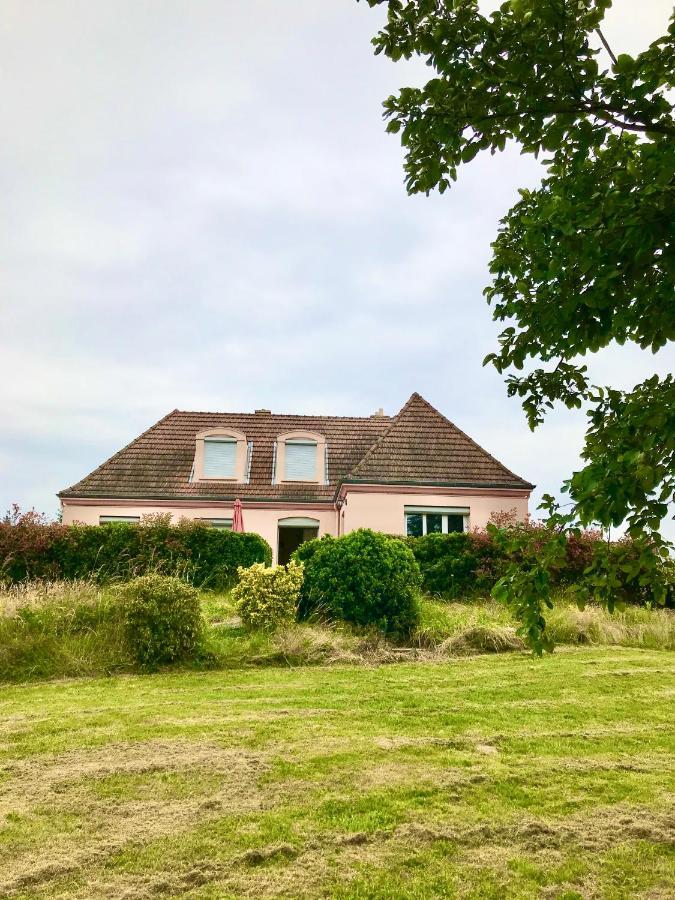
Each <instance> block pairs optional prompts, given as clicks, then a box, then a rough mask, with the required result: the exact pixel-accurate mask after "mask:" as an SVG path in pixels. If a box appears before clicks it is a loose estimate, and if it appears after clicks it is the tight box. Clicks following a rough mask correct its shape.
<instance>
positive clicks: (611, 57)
mask: <svg viewBox="0 0 675 900" xmlns="http://www.w3.org/2000/svg"><path fill="white" fill-rule="evenodd" d="M595 30H596V32H597V34H598V37H599V38H600V40H601V41H602V45H603V47H604V48H605V50H606V51H607V52H608V53H609V58H610V59H611V60H612V63H613V64H614V65H616V63H617V58H616V56H614V53H613V52H612V48H611V47H610V46H609V44H608V43H607V41H606V39H605V36H604V34H603V33H602V31H600V29H599V28H596V29H595Z"/></svg>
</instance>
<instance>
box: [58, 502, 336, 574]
mask: <svg viewBox="0 0 675 900" xmlns="http://www.w3.org/2000/svg"><path fill="white" fill-rule="evenodd" d="M97 502H98V503H99V504H100V505H93V504H89V503H86V504H84V503H81V502H80V503H78V501H77V500H73V501H70V502H67V503H64V504H63V522H64V524H65V525H70V524H72V523H73V522H83V523H84V524H85V525H98V522H99V516H146V515H148V514H151V513H163V514H166V513H170V514H171V518H172V520H173V521H174V522H178V521H179V519H181V518H183V517H184V518H187V519H230V518H232V505H231V504H230V505H229V506H227V505H225V504H223V505H222V506H214V505H213V504H210V505H208V506H198V505H185V506H171V505H170V504H161V505H160V504H153V503H146V504H144V503H133V502H132V501H115V502H110V503H106V502H105V500H101V501H97ZM289 517H293V518H295V517H298V518H307V519H317V520H318V522H319V537H322V536H323V535H324V534H332V535H335V534H336V533H337V513H336V511H335V509H333V508H332V507H324V508H321V509H316V508H314V509H313V508H311V507H301V506H296V507H293V508H289V507H286V508H283V509H280V508H276V509H270V508H267V509H259V508H251V507H247V505H246V504H244V528H245V529H246V531H254V532H256V533H257V534H259V535H260V536H261V537H263V538H265V540H266V541H267V543H268V544H269V545H270V547H271V548H272V557H273V561H274V562H276V558H277V549H278V541H277V530H278V527H279V519H287V518H289Z"/></svg>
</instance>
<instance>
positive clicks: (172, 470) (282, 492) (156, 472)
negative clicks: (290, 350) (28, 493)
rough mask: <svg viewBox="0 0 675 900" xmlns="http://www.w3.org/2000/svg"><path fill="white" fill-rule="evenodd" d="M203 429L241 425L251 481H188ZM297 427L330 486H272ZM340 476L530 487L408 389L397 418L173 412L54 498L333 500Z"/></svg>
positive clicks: (341, 478) (368, 480)
mask: <svg viewBox="0 0 675 900" xmlns="http://www.w3.org/2000/svg"><path fill="white" fill-rule="evenodd" d="M209 428H232V429H234V430H236V431H241V432H243V433H244V434H245V435H246V438H247V440H248V441H251V442H252V443H253V454H252V460H251V476H250V482H249V483H248V484H229V483H225V482H224V483H222V484H217V483H215V484H214V483H204V482H201V483H200V482H196V483H195V482H191V481H190V473H191V470H192V465H193V462H194V455H195V437H196V435H197V433H198V432H200V431H205V430H207V429H209ZM295 430H306V431H313V432H317V433H319V434H323V435H325V437H326V442H327V445H328V479H329V484H325V485H324V484H322V485H319V484H304V483H297V484H272V460H273V445H274V442H275V440H276V438H277V437H278V435H280V434H283V433H284V432H288V431H295ZM343 481H349V482H354V481H359V482H371V483H372V482H380V483H382V482H385V483H386V482H407V483H410V482H412V483H419V484H457V485H472V486H481V485H482V486H486V487H487V486H502V487H518V488H530V487H531V485H530V484H529V483H528V482H526V481H523V479H522V478H519V477H518V476H517V475H514V474H513V473H512V472H509V470H508V469H506V468H505V467H504V466H502V465H501V463H499V462H497V460H495V459H494V458H493V457H492V456H490V455H489V453H487V452H486V451H485V450H483V449H482V448H481V447H479V446H478V445H477V444H476V443H474V442H473V441H472V440H471V439H470V438H469V437H467V436H466V435H465V434H464V432H462V431H460V430H459V429H458V428H457V427H456V426H455V425H453V424H452V423H451V422H449V421H448V420H447V419H446V418H444V416H442V415H441V414H440V413H439V412H437V410H435V409H434V408H433V407H432V406H430V405H429V404H428V403H427V402H426V400H424V399H423V398H422V397H420V396H419V394H413V395H412V397H411V398H410V400H409V401H408V402H407V403H406V405H405V406H404V407H403V409H402V410H401V412H400V413H399V414H398V415H397V416H395V417H394V418H391V417H389V416H371V417H368V418H357V417H338V416H289V415H271V414H269V413H264V412H263V413H209V412H181V411H179V410H177V409H176V410H174V411H173V412H171V413H169V414H168V415H167V416H165V417H164V418H163V419H160V421H159V422H157V423H156V424H155V425H153V426H152V427H151V428H149V429H148V430H147V431H146V432H144V433H143V434H142V435H140V437H138V438H136V440H134V441H132V442H131V443H130V444H129V445H128V446H126V447H124V448H123V449H122V450H120V451H119V452H118V453H116V454H115V455H114V456H112V457H111V458H110V459H109V460H107V462H104V463H103V464H102V465H101V466H99V467H98V468H97V469H95V470H94V471H93V472H92V473H91V474H89V475H87V477H86V478H83V479H82V481H80V482H78V483H77V484H75V485H73V486H72V487H70V488H67V489H66V490H64V491H61V493H60V494H59V496H60V497H83V498H94V497H100V498H111V499H113V498H120V499H156V500H159V499H171V500H173V499H177V500H189V499H190V498H195V499H196V498H202V499H214V500H215V499H218V500H234V499H235V498H236V497H241V498H242V499H246V498H248V499H249V500H253V499H257V500H277V501H289V502H302V501H308V502H310V501H311V502H317V501H324V502H330V501H332V499H333V497H334V496H335V493H336V491H337V489H338V487H339V485H340V484H341V483H342V482H343Z"/></svg>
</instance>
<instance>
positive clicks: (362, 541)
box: [299, 528, 420, 637]
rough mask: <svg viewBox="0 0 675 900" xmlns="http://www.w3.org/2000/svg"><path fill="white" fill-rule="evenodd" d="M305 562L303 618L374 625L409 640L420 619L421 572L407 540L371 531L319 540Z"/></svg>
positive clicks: (364, 530)
mask: <svg viewBox="0 0 675 900" xmlns="http://www.w3.org/2000/svg"><path fill="white" fill-rule="evenodd" d="M312 550H313V552H312V553H311V554H310V555H309V556H308V558H306V559H305V561H304V565H305V577H304V581H303V585H302V589H301V592H300V605H299V615H300V617H301V618H306V617H307V616H309V615H311V614H313V613H319V614H324V615H326V616H328V617H329V618H337V619H344V620H345V621H346V622H351V623H352V624H354V625H374V626H376V627H377V628H379V629H380V630H381V631H383V632H385V633H386V634H389V635H391V636H392V637H405V636H407V635H408V634H409V633H410V631H411V630H412V629H413V628H414V627H415V625H416V624H417V621H418V616H419V609H418V594H419V589H420V570H419V566H418V565H417V561H416V560H415V557H414V556H413V554H412V552H411V550H410V549H409V548H408V547H406V545H405V544H404V543H403V542H402V541H398V540H395V539H393V538H389V537H387V536H386V535H384V534H381V533H379V532H375V531H370V530H369V529H365V528H364V529H360V530H358V531H352V532H351V533H350V534H347V535H345V536H344V537H341V538H337V539H335V540H330V541H317V542H315V545H314V547H313V548H312Z"/></svg>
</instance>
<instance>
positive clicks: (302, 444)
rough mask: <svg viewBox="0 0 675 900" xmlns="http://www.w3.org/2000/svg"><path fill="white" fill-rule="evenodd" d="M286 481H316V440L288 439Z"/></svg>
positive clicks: (285, 459) (285, 463)
mask: <svg viewBox="0 0 675 900" xmlns="http://www.w3.org/2000/svg"><path fill="white" fill-rule="evenodd" d="M284 481H316V441H309V440H303V439H302V438H295V439H294V440H288V441H286V454H285V458H284Z"/></svg>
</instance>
